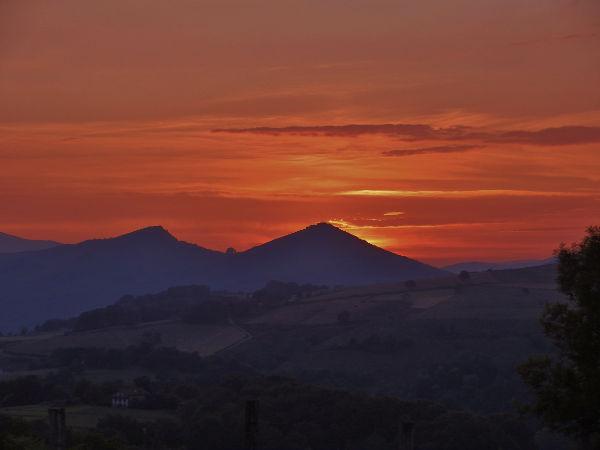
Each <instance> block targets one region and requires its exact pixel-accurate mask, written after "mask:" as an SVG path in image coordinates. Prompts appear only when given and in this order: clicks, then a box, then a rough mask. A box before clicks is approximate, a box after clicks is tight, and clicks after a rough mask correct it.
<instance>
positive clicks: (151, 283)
mask: <svg viewBox="0 0 600 450" xmlns="http://www.w3.org/2000/svg"><path fill="white" fill-rule="evenodd" d="M443 274H446V272H444V271H441V270H439V269H436V268H433V267H431V266H428V265H426V264H422V263H420V262H417V261H414V260H411V259H409V258H405V257H403V256H400V255H396V254H395V253H391V252H388V251H386V250H383V249H381V248H378V247H376V246H374V245H371V244H369V243H368V242H366V241H363V240H361V239H359V238H357V237H355V236H353V235H351V234H349V233H346V232H344V231H342V230H340V229H338V228H336V227H334V226H332V225H329V224H324V223H322V224H318V225H312V226H310V227H308V228H306V229H304V230H301V231H298V232H296V233H292V234H290V235H288V236H284V237H282V238H279V239H275V240H274V241H271V242H268V243H266V244H263V245H260V246H258V247H255V248H252V249H250V250H248V251H246V252H242V253H237V254H224V253H221V252H217V251H213V250H207V249H204V248H202V247H199V246H197V245H193V244H189V243H186V242H182V241H178V240H177V239H176V238H175V237H174V236H172V235H171V234H169V233H168V232H167V231H166V230H165V229H164V228H162V227H149V228H144V229H142V230H138V231H135V232H133V233H129V234H125V235H122V236H118V237H115V238H111V239H96V240H90V241H85V242H82V243H79V244H72V245H61V246H58V247H55V248H51V249H47V250H41V251H37V252H27V253H17V254H6V255H0V285H1V286H2V291H1V292H0V308H1V310H2V315H1V316H0V330H3V329H7V328H11V329H14V328H16V327H18V326H20V325H31V324H34V323H36V322H39V321H42V320H45V319H49V318H53V317H67V316H73V315H76V314H78V313H80V312H82V311H85V310H88V309H91V308H95V307H100V306H105V305H108V304H111V303H113V302H114V301H115V300H116V299H117V298H119V297H121V296H122V295H124V294H144V293H147V292H155V291H160V290H164V289H166V288H168V287H170V286H177V285H187V284H205V285H208V286H210V287H212V288H213V289H229V290H255V289H257V288H259V287H262V286H263V285H265V284H266V283H267V282H268V281H270V280H281V281H295V282H299V283H314V284H327V285H339V284H343V285H360V284H374V283H384V282H398V281H403V280H407V279H411V278H415V279H416V278H426V277H433V276H440V275H443Z"/></svg>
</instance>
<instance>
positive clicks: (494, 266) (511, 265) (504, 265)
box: [442, 257, 556, 273]
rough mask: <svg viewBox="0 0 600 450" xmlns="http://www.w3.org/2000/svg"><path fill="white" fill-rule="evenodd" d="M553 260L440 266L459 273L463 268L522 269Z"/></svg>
mask: <svg viewBox="0 0 600 450" xmlns="http://www.w3.org/2000/svg"><path fill="white" fill-rule="evenodd" d="M554 262H556V258H554V257H551V258H546V259H527V260H517V261H503V262H491V261H468V262H460V263H456V264H450V265H449V266H444V267H442V268H443V269H444V270H447V271H448V272H452V273H459V272H461V271H463V270H466V271H467V272H482V271H484V270H505V269H523V268H525V267H537V266H544V265H547V264H553V263H554Z"/></svg>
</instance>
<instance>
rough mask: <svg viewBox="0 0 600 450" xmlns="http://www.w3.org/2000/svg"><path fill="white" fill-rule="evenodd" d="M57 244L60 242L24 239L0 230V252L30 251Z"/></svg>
mask: <svg viewBox="0 0 600 450" xmlns="http://www.w3.org/2000/svg"><path fill="white" fill-rule="evenodd" d="M57 245H60V243H58V242H54V241H38V240H32V239H24V238H20V237H18V236H12V235H10V234H6V233H2V232H0V253H18V252H30V251H36V250H44V249H46V248H50V247H56V246H57Z"/></svg>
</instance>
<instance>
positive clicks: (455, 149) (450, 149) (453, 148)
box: [381, 145, 483, 157]
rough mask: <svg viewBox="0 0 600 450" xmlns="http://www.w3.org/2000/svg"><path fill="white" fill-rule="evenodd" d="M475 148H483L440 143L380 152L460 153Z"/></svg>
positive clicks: (390, 154) (396, 154) (400, 155)
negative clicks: (438, 144) (434, 145)
mask: <svg viewBox="0 0 600 450" xmlns="http://www.w3.org/2000/svg"><path fill="white" fill-rule="evenodd" d="M476 148H483V147H481V146H479V145H440V146H436V147H424V148H410V149H400V150H388V151H385V152H382V153H381V154H382V155H383V156H395V157H402V156H413V155H426V154H430V153H462V152H468V151H469V150H474V149H476Z"/></svg>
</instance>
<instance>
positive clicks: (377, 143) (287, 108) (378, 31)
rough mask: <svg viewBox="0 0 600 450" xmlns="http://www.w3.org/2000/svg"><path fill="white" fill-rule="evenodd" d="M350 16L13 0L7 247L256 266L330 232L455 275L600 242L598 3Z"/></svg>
mask: <svg viewBox="0 0 600 450" xmlns="http://www.w3.org/2000/svg"><path fill="white" fill-rule="evenodd" d="M348 5H349V4H348V3H347V2H342V1H340V0H334V1H331V2H326V3H314V2H300V3H298V4H296V5H295V7H294V6H293V5H292V4H290V3H288V2H272V1H263V0H261V1H255V0H252V1H245V0H244V1H241V0H231V1H228V2H224V3H216V4H215V3H211V2H202V1H200V2H184V3H181V4H179V5H177V6H173V5H172V4H171V3H170V2H164V1H155V2H151V3H149V4H144V7H140V4H139V2H137V1H134V0H129V1H125V2H122V1H119V2H117V1H116V0H109V1H106V2H102V3H93V4H86V5H82V4H80V3H79V2H75V1H73V0H60V1H56V2H53V3H52V5H51V6H50V5H46V4H44V3H43V2H17V1H7V2H3V3H2V5H0V29H1V30H2V31H1V32H0V35H1V36H2V42H3V44H2V45H1V46H0V56H2V58H1V59H2V63H0V65H1V68H2V73H3V76H2V82H1V83H0V97H2V98H3V102H2V104H0V203H1V204H2V205H3V212H2V216H1V217H0V229H1V230H4V231H6V232H7V233H11V234H16V235H18V236H26V237H28V238H31V239H54V240H58V241H61V242H77V241H81V240H83V239H85V238H87V237H89V236H111V235H116V234H119V233H122V232H125V231H126V230H132V229H136V228H140V227H142V226H144V225H145V224H147V223H161V224H163V225H164V226H165V227H167V228H168V229H170V230H172V231H173V233H174V234H176V235H177V236H178V237H179V238H180V239H183V240H185V241H189V242H195V243H199V244H201V245H204V246H207V247H209V248H216V249H225V248H227V247H229V246H232V247H234V248H240V249H244V248H250V247H252V246H254V245H257V244H260V243H262V242H266V241H268V240H270V239H273V238H275V237H277V236H280V235H283V234H286V233H289V232H292V231H294V230H296V229H298V228H300V227H302V226H303V225H304V224H306V223H317V222H324V221H326V222H332V223H336V224H337V225H338V226H340V227H342V228H343V229H345V230H346V231H350V232H352V233H353V234H355V235H357V236H359V237H361V238H362V239H366V240H367V241H369V242H371V243H373V244H375V245H377V246H380V247H382V248H385V249H387V250H390V251H393V252H396V253H402V254H405V255H407V256H410V257H411V258H415V259H418V260H423V261H427V262H431V263H435V264H447V263H451V262H457V261H468V260H482V259H489V260H493V261H508V260H520V259H527V258H541V257H543V256H544V255H547V254H548V252H550V251H552V250H553V249H554V248H556V247H557V245H558V244H559V243H560V242H573V241H575V240H576V239H577V238H578V237H579V236H580V235H581V233H582V232H583V231H584V230H585V228H586V227H588V226H589V225H593V224H594V222H595V221H596V220H597V218H598V217H600V179H599V178H598V175H597V174H598V173H600V152H599V151H598V150H599V145H600V106H599V105H600V93H599V92H598V89H595V86H598V85H600V65H599V61H598V58H595V57H593V55H595V54H597V49H598V44H599V42H600V31H599V28H598V23H597V21H595V20H594V17H598V13H600V5H599V4H598V3H597V2H595V1H593V0H581V1H578V2H564V1H561V0H543V1H542V2H539V3H538V2H536V3H528V4H525V5H524V4H522V3H521V2H518V4H517V3H513V2H506V1H505V0H493V1H492V2H491V3H489V4H486V5H482V4H481V2H477V1H475V0H465V1H463V2H460V3H459V4H455V5H448V4H447V3H445V2H439V1H432V2H425V3H413V4H400V3H397V2H390V1H387V0H377V1H369V2H366V1H363V0H352V1H351V2H350V5H352V7H348ZM307 30H310V32H308V31H307ZM64 61H69V63H68V64H64ZM558 61H560V64H557V62H558Z"/></svg>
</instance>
